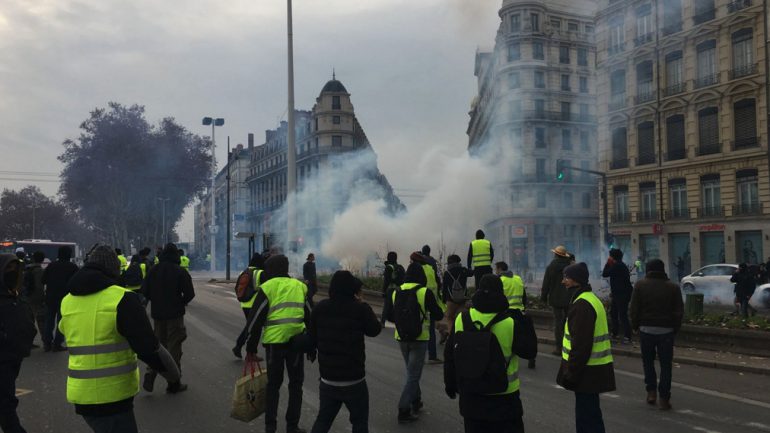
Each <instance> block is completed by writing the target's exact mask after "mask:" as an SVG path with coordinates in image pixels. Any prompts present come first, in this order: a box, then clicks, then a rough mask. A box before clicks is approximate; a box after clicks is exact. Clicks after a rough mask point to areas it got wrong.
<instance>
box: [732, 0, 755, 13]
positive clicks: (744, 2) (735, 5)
mask: <svg viewBox="0 0 770 433" xmlns="http://www.w3.org/2000/svg"><path fill="white" fill-rule="evenodd" d="M750 6H751V0H736V1H731V2H730V3H728V4H727V10H728V11H729V12H731V13H732V12H737V11H739V10H741V9H746V8H747V7H750Z"/></svg>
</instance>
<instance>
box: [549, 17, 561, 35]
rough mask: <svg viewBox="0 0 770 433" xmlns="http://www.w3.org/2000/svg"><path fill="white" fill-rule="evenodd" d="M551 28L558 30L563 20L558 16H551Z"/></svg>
mask: <svg viewBox="0 0 770 433" xmlns="http://www.w3.org/2000/svg"><path fill="white" fill-rule="evenodd" d="M551 29H553V30H554V31H557V32H558V31H559V30H561V20H560V19H558V18H551Z"/></svg>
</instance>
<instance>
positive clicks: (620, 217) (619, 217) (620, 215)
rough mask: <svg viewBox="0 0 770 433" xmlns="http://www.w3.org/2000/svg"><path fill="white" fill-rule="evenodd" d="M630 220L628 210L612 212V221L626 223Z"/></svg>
mask: <svg viewBox="0 0 770 433" xmlns="http://www.w3.org/2000/svg"><path fill="white" fill-rule="evenodd" d="M630 221H631V213H630V212H615V213H614V214H612V222H613V223H627V222H630Z"/></svg>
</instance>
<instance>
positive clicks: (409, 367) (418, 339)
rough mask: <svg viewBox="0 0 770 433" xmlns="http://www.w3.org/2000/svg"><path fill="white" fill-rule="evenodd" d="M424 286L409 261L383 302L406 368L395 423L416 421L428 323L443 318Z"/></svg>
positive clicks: (421, 276) (421, 272)
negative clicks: (398, 283) (398, 284)
mask: <svg viewBox="0 0 770 433" xmlns="http://www.w3.org/2000/svg"><path fill="white" fill-rule="evenodd" d="M425 283H426V279H425V272H424V270H423V268H422V266H421V265H420V264H419V263H417V262H412V263H411V264H409V267H408V268H407V269H406V278H405V282H404V284H403V285H402V286H401V287H399V288H398V289H397V290H395V291H393V294H392V295H391V297H390V298H388V299H386V300H385V302H387V303H388V304H389V305H388V307H387V311H389V312H390V316H389V317H388V320H389V321H390V322H393V323H395V324H396V333H395V338H396V341H398V345H399V347H400V348H401V355H403V357H404V364H405V365H406V383H405V384H404V389H403V391H401V398H400V399H399V401H398V422H399V423H408V422H412V421H416V420H417V419H418V415H417V414H418V413H419V411H420V410H421V409H422V407H423V402H422V391H421V390H420V377H421V376H422V368H423V366H424V365H425V352H426V349H427V347H428V329H429V326H430V321H431V320H432V321H434V322H436V321H439V320H441V318H442V317H443V316H444V314H443V312H442V311H441V307H439V305H438V303H437V302H436V298H435V297H434V296H433V292H431V291H430V290H428V289H427V288H426V287H425Z"/></svg>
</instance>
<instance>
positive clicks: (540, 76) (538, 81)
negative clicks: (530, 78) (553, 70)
mask: <svg viewBox="0 0 770 433" xmlns="http://www.w3.org/2000/svg"><path fill="white" fill-rule="evenodd" d="M535 87H536V88H538V89H544V88H545V72H543V71H535Z"/></svg>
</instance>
